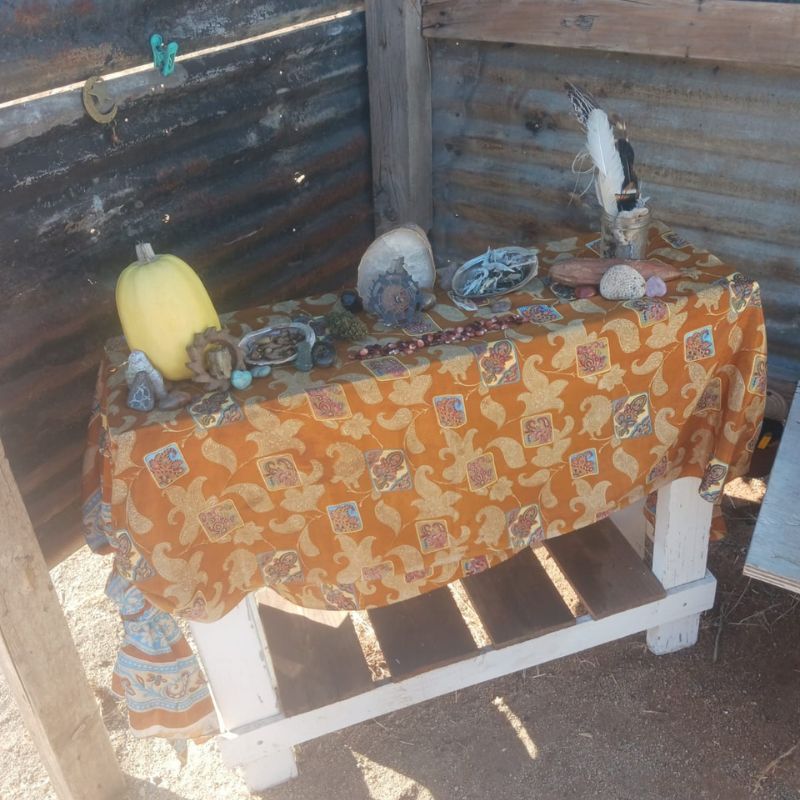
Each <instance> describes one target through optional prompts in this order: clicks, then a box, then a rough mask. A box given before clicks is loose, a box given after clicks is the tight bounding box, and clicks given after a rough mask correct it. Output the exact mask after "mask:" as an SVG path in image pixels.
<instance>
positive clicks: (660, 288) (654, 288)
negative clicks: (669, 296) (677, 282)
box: [644, 275, 667, 297]
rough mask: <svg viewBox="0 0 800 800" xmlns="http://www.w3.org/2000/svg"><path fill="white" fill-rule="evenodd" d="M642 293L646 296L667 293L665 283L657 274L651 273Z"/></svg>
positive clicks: (660, 295)
mask: <svg viewBox="0 0 800 800" xmlns="http://www.w3.org/2000/svg"><path fill="white" fill-rule="evenodd" d="M644 293H645V294H646V295H647V296H648V297H663V296H664V295H665V294H666V293H667V284H666V283H664V281H663V280H662V279H661V278H659V277H658V275H651V276H650V277H649V278H648V279H647V282H646V283H645V285H644Z"/></svg>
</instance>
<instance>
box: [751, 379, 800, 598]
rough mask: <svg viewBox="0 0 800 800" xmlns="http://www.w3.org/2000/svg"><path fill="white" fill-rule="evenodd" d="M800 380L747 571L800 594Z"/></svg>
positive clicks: (763, 504)
mask: <svg viewBox="0 0 800 800" xmlns="http://www.w3.org/2000/svg"><path fill="white" fill-rule="evenodd" d="M798 452H800V383H798V384H797V387H796V389H795V395H794V400H793V401H792V405H791V408H790V409H789V416H788V417H787V419H786V424H785V426H784V429H783V435H782V436H781V443H780V446H779V447H778V455H777V457H776V458H775V465H774V466H773V468H772V473H771V474H770V478H769V483H768V485H767V494H766V495H765V497H764V500H763V502H762V504H761V510H760V511H759V514H758V519H757V520H756V527H755V530H754V531H753V538H752V540H751V542H750V549H749V550H748V552H747V559H746V560H745V564H744V574H745V575H749V576H751V577H753V578H758V579H759V580H762V581H766V582H767V583H772V584H774V585H775V586H781V587H783V588H784V589H789V590H791V591H793V592H799V593H800V507H798V505H797V496H798V495H800V470H798V468H797V453H798Z"/></svg>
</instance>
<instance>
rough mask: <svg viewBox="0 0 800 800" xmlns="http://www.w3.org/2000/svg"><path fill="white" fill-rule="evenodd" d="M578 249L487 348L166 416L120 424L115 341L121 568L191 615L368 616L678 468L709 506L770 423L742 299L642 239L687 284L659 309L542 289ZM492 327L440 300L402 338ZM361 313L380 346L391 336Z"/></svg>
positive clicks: (250, 392)
mask: <svg viewBox="0 0 800 800" xmlns="http://www.w3.org/2000/svg"><path fill="white" fill-rule="evenodd" d="M591 245H592V243H591V242H588V243H587V241H586V240H579V239H577V238H572V239H568V240H564V241H561V242H556V243H551V244H550V245H547V246H545V247H543V248H542V251H541V253H540V261H541V269H540V274H539V276H538V277H537V278H535V279H534V280H533V281H532V282H531V283H529V284H528V285H527V286H526V287H525V290H524V291H521V292H519V293H516V294H512V295H510V296H509V299H510V300H511V302H512V304H513V309H514V310H515V311H516V312H517V313H519V314H521V315H522V316H523V317H524V318H525V322H524V323H522V324H520V325H516V326H512V327H510V328H508V329H506V330H502V331H497V332H495V333H491V334H488V335H487V336H486V338H485V339H483V340H479V341H476V340H474V339H473V340H470V341H469V342H468V343H464V344H447V345H442V346H438V347H431V348H425V349H418V350H417V351H416V352H414V353H413V354H411V355H397V356H389V357H383V358H372V359H368V360H365V361H359V360H356V359H354V358H352V357H351V355H350V351H351V350H353V346H352V345H347V344H344V343H343V344H339V345H338V346H337V357H338V358H337V364H336V366H334V367H332V368H328V369H321V368H315V369H313V370H312V371H311V372H309V373H304V372H299V371H296V370H295V369H293V368H292V367H291V365H287V366H280V367H276V368H275V369H274V370H273V371H272V373H271V375H270V376H269V377H267V378H261V379H257V380H255V381H254V382H253V384H252V386H251V387H250V388H248V389H247V390H245V391H235V390H233V391H230V392H213V393H209V394H206V395H204V396H202V397H200V396H198V398H197V399H196V400H195V401H194V402H193V403H192V404H190V405H189V406H188V407H187V408H185V409H181V410H179V411H169V412H162V411H154V412H151V413H149V414H139V413H136V412H133V411H131V410H130V409H128V408H127V407H126V405H125V399H126V394H127V387H126V385H125V380H124V362H125V359H126V358H127V353H126V351H124V350H123V349H121V348H119V347H116V348H115V346H109V347H108V348H107V359H106V363H105V364H104V365H103V368H102V371H101V376H100V383H99V387H100V388H99V400H100V415H99V419H100V421H101V424H100V425H99V426H97V428H96V429H95V431H96V435H95V438H94V441H93V442H92V448H93V449H92V453H93V456H94V458H95V463H94V465H93V466H94V470H95V471H94V472H93V473H92V474H94V475H97V476H98V477H99V478H100V479H101V482H102V499H103V508H104V509H105V511H104V512H103V513H104V514H105V517H106V524H107V528H108V530H110V531H111V532H113V534H114V535H115V536H117V537H118V538H119V537H124V538H125V540H126V541H129V542H130V546H129V547H128V548H127V551H126V552H127V556H126V559H127V560H124V563H123V560H120V559H117V561H118V563H117V566H116V569H117V570H118V571H120V572H121V573H124V575H123V576H124V577H125V578H126V579H128V580H130V581H131V582H132V583H133V584H134V585H135V586H136V587H137V588H138V589H139V590H140V591H141V593H142V594H143V595H144V597H145V598H146V599H147V600H149V601H150V602H151V603H152V604H154V605H155V606H157V607H158V608H160V609H163V610H165V611H168V612H170V613H173V614H177V615H183V616H186V617H189V618H191V619H195V620H214V619H217V618H219V617H220V616H222V615H223V614H225V613H226V612H227V611H229V610H230V609H232V608H233V607H234V606H235V605H236V604H237V603H238V602H239V601H240V600H241V599H242V597H243V596H244V595H245V593H247V592H250V591H253V590H255V589H258V588H260V587H263V586H265V585H267V586H271V587H272V588H274V589H275V590H276V591H278V592H279V593H280V594H281V595H283V596H284V597H286V598H287V599H289V600H291V601H294V602H296V603H298V604H300V605H303V606H309V607H328V608H337V609H359V608H368V607H373V606H381V605H385V604H388V603H393V602H397V601H400V600H403V599H405V598H408V597H412V596H414V595H417V594H420V593H421V592H426V591H430V590H432V589H435V588H437V587H439V586H442V585H443V584H446V583H448V582H450V581H453V580H456V579H458V578H460V577H463V576H464V575H468V574H473V573H475V572H479V571H481V570H484V569H487V568H489V567H491V566H492V565H493V564H497V563H498V562H500V561H502V560H504V559H506V558H508V557H509V556H511V555H513V554H514V553H515V552H517V551H519V550H520V549H521V548H524V547H527V546H530V545H535V544H536V543H537V542H540V541H542V540H543V539H545V538H548V537H552V536H558V535H560V534H564V533H567V532H569V531H572V530H574V529H576V528H580V527H583V526H586V525H589V524H591V523H593V522H595V521H596V520H598V519H601V518H603V517H605V516H607V515H608V514H610V513H613V512H614V511H615V510H618V509H621V508H623V507H625V506H626V505H628V504H630V503H632V502H634V501H636V500H639V499H640V498H643V497H645V496H646V495H648V494H649V493H650V492H652V491H654V490H655V489H657V488H658V487H659V486H662V485H663V484H665V483H667V482H669V481H672V480H674V479H676V478H678V477H681V476H689V475H691V476H696V477H699V478H701V479H702V484H701V487H700V491H701V494H702V496H703V497H704V498H706V499H707V500H709V501H712V502H713V501H715V500H717V499H718V498H719V496H720V493H721V491H722V487H723V485H724V483H725V482H726V481H728V480H730V479H731V478H733V477H735V476H736V475H739V474H741V473H742V472H743V471H744V470H745V469H746V468H747V465H748V463H749V459H750V454H751V452H752V450H753V447H754V445H755V441H756V437H757V435H758V432H759V427H760V423H761V418H762V413H763V407H764V395H765V389H766V339H765V331H764V319H763V315H762V309H761V303H760V297H759V291H758V286H757V285H756V284H755V283H753V282H752V281H749V280H748V279H747V278H746V277H744V276H743V275H742V274H741V273H739V272H738V271H737V270H736V269H734V268H732V267H729V266H726V265H725V264H723V263H721V262H720V261H719V259H717V258H716V257H714V256H713V255H711V254H710V253H708V252H706V251H704V250H699V249H696V248H694V247H692V246H691V245H689V244H687V243H685V242H683V240H681V239H679V238H676V237H674V236H670V234H669V232H668V231H667V230H666V229H664V228H662V227H659V226H653V228H652V229H651V233H650V252H649V255H650V257H653V258H657V259H660V260H662V261H664V262H666V263H669V264H671V265H674V266H676V267H678V268H679V269H680V271H681V277H680V278H678V279H677V280H675V281H672V282H670V283H669V284H668V294H667V296H666V297H663V298H653V299H650V298H643V299H641V300H634V301H628V302H620V301H607V300H604V299H602V298H600V297H593V298H590V299H582V300H572V301H570V300H569V299H565V297H563V296H559V294H556V293H555V292H554V291H553V290H552V289H551V288H550V285H549V281H548V278H547V271H548V266H549V265H551V264H552V263H554V262H555V261H557V260H560V259H563V258H571V257H575V256H592V255H594V254H593V253H592V252H591ZM562 294H563V293H562ZM335 302H336V297H335V296H334V295H325V296H322V297H316V298H308V299H306V300H302V301H290V302H282V303H276V304H274V305H271V306H262V307H258V308H254V309H250V310H248V311H242V312H239V313H236V314H234V315H231V317H230V318H229V319H228V320H227V322H226V324H227V326H228V327H229V329H231V330H232V331H233V332H234V333H237V334H238V333H244V332H246V331H247V330H250V329H254V328H257V327H262V326H264V325H273V324H276V323H280V322H286V321H288V320H290V319H291V317H292V316H294V315H296V314H297V313H300V312H305V313H309V314H312V315H321V314H324V313H326V312H327V311H329V310H331V308H333V307H334V305H335ZM485 316H491V312H489V311H487V310H478V311H476V312H472V313H470V312H466V311H462V310H461V309H459V308H457V307H455V306H454V305H452V304H451V303H450V302H449V301H448V300H447V298H446V297H445V296H444V295H443V294H442V295H439V303H438V304H437V305H436V306H435V307H434V308H433V309H431V310H430V311H429V312H428V313H427V314H426V315H424V316H423V317H422V318H421V320H420V322H419V325H420V326H421V328H420V329H424V330H425V331H433V330H438V329H447V328H454V327H457V326H460V325H464V324H466V323H467V322H469V321H470V320H472V319H474V318H476V317H485ZM364 321H365V322H366V323H367V324H368V325H370V326H371V328H370V333H371V335H372V336H374V337H376V340H377V341H389V340H391V339H395V338H405V337H406V336H407V334H405V333H403V332H402V331H399V330H398V331H397V332H393V335H392V334H387V333H386V332H385V331H384V332H381V333H379V332H378V330H377V326H375V325H374V321H373V320H371V319H370V318H368V317H366V315H364ZM414 335H419V334H418V333H417V332H416V329H415V331H414ZM98 445H99V446H98ZM90 488H91V487H90ZM134 556H135V557H134Z"/></svg>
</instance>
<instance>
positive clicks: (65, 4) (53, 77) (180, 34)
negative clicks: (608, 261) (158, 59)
mask: <svg viewBox="0 0 800 800" xmlns="http://www.w3.org/2000/svg"><path fill="white" fill-rule="evenodd" d="M358 7H359V2H358V0H299V2H298V0H255V2H248V3H241V2H239V0H172V2H169V3H152V2H150V0H104V1H103V2H102V3H99V2H94V1H93V0H85V2H75V0H46V2H42V0H15V2H13V3H0V74H2V76H3V82H2V84H1V85H0V103H2V102H4V101H7V100H13V99H16V98H20V97H25V96H27V95H31V94H34V93H36V92H41V91H43V90H47V89H52V88H55V87H58V86H64V85H67V84H70V83H73V82H75V81H84V80H86V78H88V77H89V76H90V75H99V74H108V73H111V72H116V71H119V70H123V69H128V68H130V67H136V66H139V65H141V64H147V63H148V62H149V63H150V64H152V60H153V58H152V53H151V50H150V35H151V34H153V33H160V34H161V35H162V36H163V37H164V40H165V41H167V42H170V41H176V42H177V43H178V46H179V48H180V49H179V51H178V57H179V58H180V57H182V56H184V57H185V56H186V55H187V54H190V53H193V52H197V51H198V50H202V49H205V48H208V47H213V46H218V45H223V44H227V43H231V42H236V41H238V40H241V39H245V38H250V37H253V36H260V35H263V34H267V33H269V32H271V31H277V30H280V29H284V28H287V27H290V26H293V25H297V24H302V23H304V22H308V21H310V20H314V19H317V18H319V17H324V16H327V15H330V14H335V13H337V12H340V11H344V10H347V9H351V8H358Z"/></svg>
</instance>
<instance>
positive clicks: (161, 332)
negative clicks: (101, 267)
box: [117, 244, 220, 381]
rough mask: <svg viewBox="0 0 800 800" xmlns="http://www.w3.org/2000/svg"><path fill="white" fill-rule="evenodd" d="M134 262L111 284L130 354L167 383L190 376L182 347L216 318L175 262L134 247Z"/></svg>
mask: <svg viewBox="0 0 800 800" xmlns="http://www.w3.org/2000/svg"><path fill="white" fill-rule="evenodd" d="M136 258H137V260H136V261H134V262H133V264H130V265H129V266H127V267H126V268H125V269H124V270H123V271H122V273H121V274H120V276H119V278H118V279H117V313H118V314H119V319H120V322H121V323H122V332H123V333H124V334H125V339H126V341H127V343H128V347H130V349H131V350H143V351H144V352H145V354H146V355H147V357H148V358H149V359H150V361H151V362H152V363H153V366H154V367H155V368H156V369H157V370H158V371H159V372H160V373H161V374H162V375H163V376H164V377H165V378H168V379H169V380H173V381H178V380H184V379H187V378H191V377H192V371H191V370H190V369H189V368H188V367H187V366H186V362H187V361H188V356H187V355H186V345H188V344H191V341H192V338H193V337H194V335H195V334H196V333H200V332H201V331H204V330H205V329H206V328H217V329H219V327H220V324H219V317H218V316H217V312H216V311H215V310H214V306H213V304H212V302H211V298H210V297H209V296H208V292H207V291H206V287H205V286H203V282H202V281H201V280H200V278H199V277H198V276H197V273H196V272H195V271H194V270H193V269H192V268H191V267H190V266H189V265H188V264H187V263H186V262H185V261H181V259H180V258H176V257H175V256H170V255H156V254H155V253H154V252H153V248H152V247H151V246H150V245H149V244H137V245H136Z"/></svg>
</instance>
